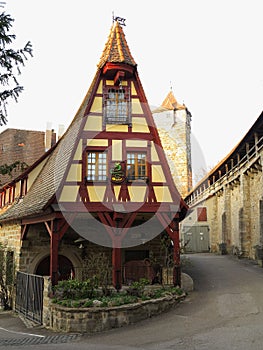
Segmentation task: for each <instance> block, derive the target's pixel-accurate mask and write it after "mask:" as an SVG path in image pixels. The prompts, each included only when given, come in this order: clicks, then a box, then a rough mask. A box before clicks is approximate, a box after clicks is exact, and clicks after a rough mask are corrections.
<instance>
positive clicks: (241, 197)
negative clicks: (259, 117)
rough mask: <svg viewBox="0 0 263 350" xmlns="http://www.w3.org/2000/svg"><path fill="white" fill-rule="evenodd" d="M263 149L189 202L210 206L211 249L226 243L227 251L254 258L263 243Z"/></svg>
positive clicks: (195, 205) (215, 250)
mask: <svg viewBox="0 0 263 350" xmlns="http://www.w3.org/2000/svg"><path fill="white" fill-rule="evenodd" d="M262 157H263V150H262V151H261V152H260V153H259V152H258V153H255V154H254V157H250V158H248V160H247V161H245V162H243V163H242V164H239V165H238V166H237V167H236V168H234V169H233V171H231V172H229V173H228V174H227V175H225V176H223V177H222V178H219V179H218V180H217V181H216V182H215V183H213V184H212V185H210V186H208V187H206V188H205V189H204V190H203V191H200V192H199V193H198V192H197V193H194V194H193V195H192V200H191V202H190V201H189V198H188V204H190V207H191V209H192V210H196V208H197V207H198V205H200V203H202V204H203V205H205V206H206V207H207V213H208V224H209V227H210V242H211V251H212V252H218V251H219V244H221V243H225V244H226V246H227V251H228V253H233V254H237V255H239V256H240V255H241V256H243V257H247V258H251V259H255V258H256V256H255V246H257V245H262V232H261V231H262V228H261V221H262V220H261V219H260V217H261V212H260V210H261V209H260V203H261V201H262V200H263V191H262V189H263V175H262V167H261V164H262Z"/></svg>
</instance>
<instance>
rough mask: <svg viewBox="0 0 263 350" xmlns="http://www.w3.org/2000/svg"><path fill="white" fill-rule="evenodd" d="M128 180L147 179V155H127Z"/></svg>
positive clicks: (142, 153) (141, 153) (133, 153)
mask: <svg viewBox="0 0 263 350" xmlns="http://www.w3.org/2000/svg"><path fill="white" fill-rule="evenodd" d="M127 178H128V180H136V179H142V180H146V179H147V163H146V153H144V152H129V153H127Z"/></svg>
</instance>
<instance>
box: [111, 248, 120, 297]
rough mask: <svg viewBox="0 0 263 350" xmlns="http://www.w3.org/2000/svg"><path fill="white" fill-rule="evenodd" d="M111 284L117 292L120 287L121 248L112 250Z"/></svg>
mask: <svg viewBox="0 0 263 350" xmlns="http://www.w3.org/2000/svg"><path fill="white" fill-rule="evenodd" d="M112 283H113V286H114V288H115V289H116V290H117V291H119V290H120V289H121V287H122V271H121V248H119V247H113V250H112Z"/></svg>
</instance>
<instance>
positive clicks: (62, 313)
mask: <svg viewBox="0 0 263 350" xmlns="http://www.w3.org/2000/svg"><path fill="white" fill-rule="evenodd" d="M182 298H184V296H181V297H178V296H167V297H163V298H160V299H152V300H147V301H142V302H140V303H135V304H130V305H123V306H116V307H108V308H99V307H97V308H78V309H75V308H66V307H63V306H60V305H56V304H52V305H51V322H50V327H51V328H52V329H53V330H54V331H59V332H77V333H96V332H102V331H106V330H109V329H111V328H119V327H123V326H126V325H129V324H133V323H136V322H138V321H141V320H144V319H147V318H149V317H152V316H155V315H158V314H160V313H163V312H165V311H168V310H171V309H172V308H173V307H175V306H176V305H177V304H178V302H179V301H180V300H181V299H182Z"/></svg>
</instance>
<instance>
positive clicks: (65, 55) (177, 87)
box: [0, 0, 263, 172]
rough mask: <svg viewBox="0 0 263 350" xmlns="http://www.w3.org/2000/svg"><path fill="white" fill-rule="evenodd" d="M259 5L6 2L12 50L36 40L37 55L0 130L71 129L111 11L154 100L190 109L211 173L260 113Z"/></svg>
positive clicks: (256, 0)
mask: <svg viewBox="0 0 263 350" xmlns="http://www.w3.org/2000/svg"><path fill="white" fill-rule="evenodd" d="M261 9H262V1H261V0H246V1H245V0H239V1H238V0H221V1H216V0H199V1H196V0H183V1H182V0H163V1H156V0H153V1H142V0H133V1H123V0H122V1H119V0H112V1H109V0H100V1H87V0H75V1H69V0H55V1H54V0H45V1H44V0H6V5H5V7H4V9H3V10H4V11H5V12H6V13H8V14H10V15H11V17H12V18H14V23H13V27H12V29H11V32H12V33H14V34H15V35H16V40H15V41H14V42H13V48H21V47H23V46H24V45H25V44H26V42H27V41H31V43H32V45H33V55H34V57H33V58H30V59H28V61H26V65H25V67H23V68H22V74H21V75H20V76H19V77H18V80H19V83H20V84H21V85H22V86H24V91H23V93H22V95H21V96H20V98H19V101H18V103H15V102H13V103H12V102H11V103H9V106H8V124H7V125H6V126H5V127H1V128H0V132H2V131H4V130H5V129H7V128H20V129H28V130H43V131H44V130H46V128H47V125H48V126H49V127H50V126H51V127H52V128H53V129H55V130H58V128H59V125H64V126H65V128H67V127H68V125H69V124H70V122H71V121H72V119H73V118H74V116H75V113H76V112H77V110H78V108H79V106H80V105H81V102H82V100H83V98H84V96H85V94H86V92H87V90H88V89H89V86H90V84H91V82H92V79H93V77H94V75H95V73H96V69H97V63H98V62H99V59H100V56H101V53H102V51H103V49H104V45H105V42H106V41H107V39H108V34H109V31H110V27H111V25H112V16H113V13H114V15H115V16H120V17H123V18H125V19H126V26H125V27H124V33H125V36H126V40H127V42H128V45H129V48H130V50H131V53H132V55H133V57H134V59H135V61H136V63H137V65H138V73H139V76H140V79H141V82H142V85H143V88H144V91H145V94H146V96H147V99H148V102H149V104H150V106H159V105H160V104H161V103H162V101H163V100H164V98H165V97H166V95H167V94H168V92H169V91H170V89H171V88H172V91H173V93H174V95H175V97H176V99H177V100H178V102H179V103H185V105H186V107H187V108H188V110H189V111H190V112H191V114H192V135H193V139H194V142H193V145H192V155H193V162H194V163H195V167H196V168H200V169H208V170H209V169H211V168H212V167H213V166H215V165H216V164H217V163H218V162H219V161H220V160H221V159H222V158H224V157H225V156H226V155H227V154H228V153H229V152H230V151H231V149H232V148H233V147H234V146H235V145H236V144H237V143H238V142H239V141H240V140H241V139H242V138H243V136H244V135H245V134H246V132H247V131H248V129H249V128H250V127H251V126H252V125H253V123H254V122H255V121H256V119H257V118H258V117H259V115H260V114H261V112H262V110H263V108H262V105H263V104H262V102H263V101H262V97H263V64H262V62H263V45H262V26H263V25H262V11H261ZM200 171H201V170H200ZM197 172H198V170H197Z"/></svg>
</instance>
